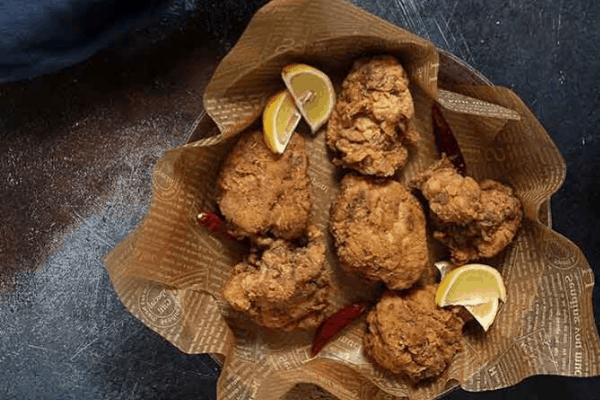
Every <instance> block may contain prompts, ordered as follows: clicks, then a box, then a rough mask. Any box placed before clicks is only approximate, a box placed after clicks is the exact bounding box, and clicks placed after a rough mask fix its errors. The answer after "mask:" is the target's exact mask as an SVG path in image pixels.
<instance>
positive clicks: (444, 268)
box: [433, 261, 454, 280]
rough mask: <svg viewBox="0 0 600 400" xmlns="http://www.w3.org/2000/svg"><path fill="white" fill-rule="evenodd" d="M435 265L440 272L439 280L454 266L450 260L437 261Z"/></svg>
mask: <svg viewBox="0 0 600 400" xmlns="http://www.w3.org/2000/svg"><path fill="white" fill-rule="evenodd" d="M433 265H435V267H436V268H437V270H438V271H439V272H440V280H444V277H445V276H446V275H447V274H448V272H450V271H451V270H452V268H454V264H452V263H451V262H450V261H438V262H436V263H435V264H433Z"/></svg>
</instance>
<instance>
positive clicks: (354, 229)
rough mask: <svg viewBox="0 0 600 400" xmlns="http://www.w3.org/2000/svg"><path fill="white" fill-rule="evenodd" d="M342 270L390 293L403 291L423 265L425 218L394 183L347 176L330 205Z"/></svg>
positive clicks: (426, 264) (426, 259) (425, 261)
mask: <svg viewBox="0 0 600 400" xmlns="http://www.w3.org/2000/svg"><path fill="white" fill-rule="evenodd" d="M330 218H331V233H332V234H333V237H334V239H335V245H336V248H337V254H338V257H339V259H340V263H341V265H342V267H343V268H344V269H345V270H346V271H348V272H359V273H362V274H364V275H365V276H366V277H367V278H368V279H371V280H374V281H383V282H384V283H385V284H386V285H387V286H388V287H389V288H390V289H396V290H401V289H407V288H409V287H411V286H412V285H413V284H414V283H415V282H416V281H418V280H419V279H420V278H421V276H422V275H423V273H424V272H425V270H426V269H427V268H428V267H429V252H428V249H427V239H426V236H425V235H426V232H425V225H426V222H425V215H424V214H423V210H422V208H421V204H420V203H419V202H418V201H417V199H416V198H415V197H414V196H413V195H412V194H411V193H410V192H409V191H408V189H407V188H406V187H405V186H404V185H403V184H402V183H400V182H396V181H393V180H384V179H372V178H367V177H361V176H358V175H354V174H348V175H346V176H344V178H343V179H342V184H341V189H340V192H339V193H338V195H337V198H336V199H335V201H334V203H333V204H332V207H331V213H330Z"/></svg>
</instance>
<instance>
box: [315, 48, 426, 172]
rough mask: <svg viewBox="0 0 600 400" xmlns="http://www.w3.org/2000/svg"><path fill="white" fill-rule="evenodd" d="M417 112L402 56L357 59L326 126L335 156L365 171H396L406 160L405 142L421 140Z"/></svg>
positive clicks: (341, 161) (349, 165) (329, 143)
mask: <svg viewBox="0 0 600 400" xmlns="http://www.w3.org/2000/svg"><path fill="white" fill-rule="evenodd" d="M413 116H414V105H413V101H412V97H411V94H410V91H409V90H408V77H407V75H406V72H405V71H404V69H403V68H402V66H401V65H400V63H399V62H398V60H397V59H395V58H394V57H392V56H379V57H373V58H363V59H360V60H357V61H356V62H355V63H354V65H353V68H352V70H351V71H350V73H349V74H348V76H347V77H346V79H345V80H344V83H343V85H342V92H341V94H340V95H339V96H338V99H337V102H336V106H335V109H334V111H333V113H332V114H331V118H330V119H329V123H328V127H327V137H326V140H327V144H328V146H329V148H330V149H331V150H332V151H333V152H334V159H333V162H334V163H335V164H336V165H340V166H344V167H347V168H352V169H355V170H356V171H359V172H361V173H363V174H367V175H377V176H391V175H393V174H394V172H395V171H396V170H397V169H398V168H400V167H401V166H403V165H404V164H405V163H406V159H407V157H408V151H407V149H406V147H405V146H406V144H408V143H415V142H416V141H417V140H418V135H417V133H416V130H415V128H414V125H413V123H412V118H413Z"/></svg>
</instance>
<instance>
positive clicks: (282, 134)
mask: <svg viewBox="0 0 600 400" xmlns="http://www.w3.org/2000/svg"><path fill="white" fill-rule="evenodd" d="M300 118H302V116H301V114H300V111H298V108H297V107H296V104H294V99H292V96H291V95H290V93H289V92H288V91H287V90H282V91H281V92H279V93H277V94H276V95H274V96H272V97H271V98H270V99H269V100H268V101H267V106H266V107H265V109H264V111H263V138H264V139H265V143H266V144H267V146H268V147H269V149H271V150H272V151H273V152H275V153H277V154H281V153H283V152H284V150H285V148H286V147H287V144H288V143H289V141H290V139H291V137H292V133H294V130H295V129H296V126H298V122H300Z"/></svg>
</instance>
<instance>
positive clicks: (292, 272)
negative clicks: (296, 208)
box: [223, 226, 331, 331]
mask: <svg viewBox="0 0 600 400" xmlns="http://www.w3.org/2000/svg"><path fill="white" fill-rule="evenodd" d="M325 246H326V244H325V236H324V235H323V234H322V233H321V232H320V231H319V230H318V229H317V228H316V227H314V226H310V227H309V228H308V244H307V246H306V247H295V246H294V245H292V244H290V242H288V241H285V240H275V241H274V242H273V244H272V246H271V247H270V248H269V249H267V250H265V251H264V252H263V253H262V256H261V257H260V258H259V257H258V256H256V255H253V256H250V257H249V258H248V260H247V261H246V262H243V263H240V264H238V265H236V266H235V267H234V269H233V272H232V274H231V276H230V277H229V280H228V281H227V283H225V285H224V287H223V298H224V299H225V300H226V301H227V302H228V303H229V304H230V305H231V306H232V307H233V308H234V309H236V310H238V311H242V312H245V313H247V314H248V315H249V316H250V317H251V318H252V319H253V320H254V321H255V322H256V323H257V324H259V325H262V326H265V327H267V328H271V329H277V330H283V331H292V330H294V329H308V328H314V327H316V326H318V325H319V324H320V323H321V322H322V321H323V319H324V318H325V316H326V313H327V309H328V307H329V305H330V302H329V294H330V292H331V280H330V275H329V272H328V271H327V269H326V268H325Z"/></svg>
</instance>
